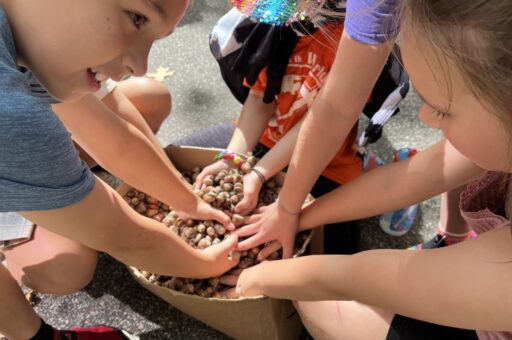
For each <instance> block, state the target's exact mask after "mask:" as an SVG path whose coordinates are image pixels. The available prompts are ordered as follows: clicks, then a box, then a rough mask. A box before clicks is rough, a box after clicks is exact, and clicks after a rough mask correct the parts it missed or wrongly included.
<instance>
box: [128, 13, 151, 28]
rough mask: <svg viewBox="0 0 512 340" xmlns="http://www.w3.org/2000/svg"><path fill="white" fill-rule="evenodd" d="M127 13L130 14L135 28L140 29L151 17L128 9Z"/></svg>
mask: <svg viewBox="0 0 512 340" xmlns="http://www.w3.org/2000/svg"><path fill="white" fill-rule="evenodd" d="M126 14H128V17H129V18H130V20H131V21H132V23H133V26H135V28H136V29H138V30H140V29H141V28H142V26H144V25H146V24H147V23H148V22H149V19H148V18H147V17H145V16H144V15H141V14H139V13H136V12H133V11H126Z"/></svg>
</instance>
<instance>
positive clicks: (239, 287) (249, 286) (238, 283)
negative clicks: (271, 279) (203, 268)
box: [220, 261, 267, 299]
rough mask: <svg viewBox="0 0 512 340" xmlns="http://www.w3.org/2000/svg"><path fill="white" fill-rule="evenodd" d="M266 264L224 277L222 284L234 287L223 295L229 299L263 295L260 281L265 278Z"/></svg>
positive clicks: (221, 279) (221, 280) (230, 273)
mask: <svg viewBox="0 0 512 340" xmlns="http://www.w3.org/2000/svg"><path fill="white" fill-rule="evenodd" d="M265 264H267V261H265V262H262V263H260V264H258V265H256V266H253V267H250V268H247V269H244V270H237V271H232V272H229V273H227V274H226V275H224V276H222V277H221V278H220V283H222V284H223V285H226V286H232V287H233V288H231V289H228V290H226V291H225V292H222V295H224V296H225V297H226V298H228V299H237V298H241V297H251V296H260V295H263V291H262V289H261V287H260V285H258V281H260V280H261V279H263V278H265V276H264V274H263V271H262V270H264V269H265V268H264V267H265Z"/></svg>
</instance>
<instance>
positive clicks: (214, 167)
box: [194, 159, 235, 188]
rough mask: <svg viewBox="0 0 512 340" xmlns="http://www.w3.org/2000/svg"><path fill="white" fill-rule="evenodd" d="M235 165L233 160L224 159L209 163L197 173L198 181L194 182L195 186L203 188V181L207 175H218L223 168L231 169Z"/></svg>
mask: <svg viewBox="0 0 512 340" xmlns="http://www.w3.org/2000/svg"><path fill="white" fill-rule="evenodd" d="M234 167H235V164H234V163H233V162H228V161H226V160H224V159H221V160H218V161H217V162H215V163H213V164H210V165H208V166H207V167H205V168H204V169H203V171H201V172H200V173H199V175H197V178H196V183H195V184H194V187H195V188H201V185H203V181H204V179H205V177H206V176H208V175H212V176H216V175H217V174H218V173H219V172H221V170H229V169H232V168H234Z"/></svg>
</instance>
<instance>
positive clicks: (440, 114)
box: [431, 108, 448, 120]
mask: <svg viewBox="0 0 512 340" xmlns="http://www.w3.org/2000/svg"><path fill="white" fill-rule="evenodd" d="M431 113H432V114H433V115H435V116H436V118H437V119H439V120H441V119H443V118H445V117H446V116H447V115H448V112H444V111H441V110H438V109H434V108H432V112H431Z"/></svg>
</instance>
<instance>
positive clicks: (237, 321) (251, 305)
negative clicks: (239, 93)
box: [118, 146, 311, 340]
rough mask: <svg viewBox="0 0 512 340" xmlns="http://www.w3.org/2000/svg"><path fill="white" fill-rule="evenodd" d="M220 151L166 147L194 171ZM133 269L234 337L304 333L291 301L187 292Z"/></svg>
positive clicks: (266, 339) (287, 339) (290, 339)
mask: <svg viewBox="0 0 512 340" xmlns="http://www.w3.org/2000/svg"><path fill="white" fill-rule="evenodd" d="M219 151H220V150H218V149H211V148H198V147H187V146H181V147H178V146H168V147H167V148H166V152H167V155H168V156H169V158H170V159H171V161H172V162H173V164H174V165H175V166H176V168H177V169H178V170H190V169H191V168H192V167H193V166H195V165H199V166H201V167H204V166H206V165H208V164H211V163H212V162H213V157H214V156H215V155H216V154H217V153H218V152H219ZM274 178H275V179H276V181H277V183H278V184H281V185H282V183H283V181H284V173H280V174H278V175H276V176H275V177H274ZM129 189H130V187H129V186H127V185H125V184H122V185H121V186H120V187H119V188H118V192H119V193H120V194H125V193H126V192H128V190H129ZM310 238H311V235H310V236H309V237H308V239H307V240H306V242H305V243H304V245H303V246H302V248H301V249H300V251H299V254H302V253H303V252H304V251H305V249H306V247H307V245H308V243H309V241H310ZM299 254H297V255H296V256H298V255H299ZM129 270H130V273H131V274H132V275H133V277H134V278H135V280H136V281H137V282H138V283H139V284H140V285H142V287H144V288H146V289H147V290H149V291H150V292H152V293H153V294H155V295H156V296H158V297H160V298H161V299H163V300H164V301H166V302H168V303H169V304H171V305H172V306H174V307H175V308H177V309H179V310H181V311H182V312H184V313H186V314H188V315H190V316H192V317H193V318H195V319H197V320H200V321H202V322H204V323H205V324H207V325H209V326H211V327H213V328H215V329H217V330H219V331H220V332H222V333H224V334H226V335H228V336H230V337H232V338H235V339H244V340H245V339H247V340H253V339H254V340H274V339H275V340H295V339H298V338H299V336H300V334H301V332H302V328H303V327H302V323H301V321H300V318H299V316H298V314H297V312H296V310H295V308H294V307H293V305H292V303H291V302H290V301H287V300H277V299H271V298H267V297H254V298H242V299H237V300H228V299H215V298H203V297H199V296H196V295H187V294H183V293H181V292H178V291H175V290H171V289H168V288H164V287H161V286H158V285H156V284H154V283H151V282H150V281H148V280H147V279H146V278H145V277H144V276H143V275H142V273H141V272H140V271H139V270H138V269H137V268H133V267H129Z"/></svg>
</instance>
